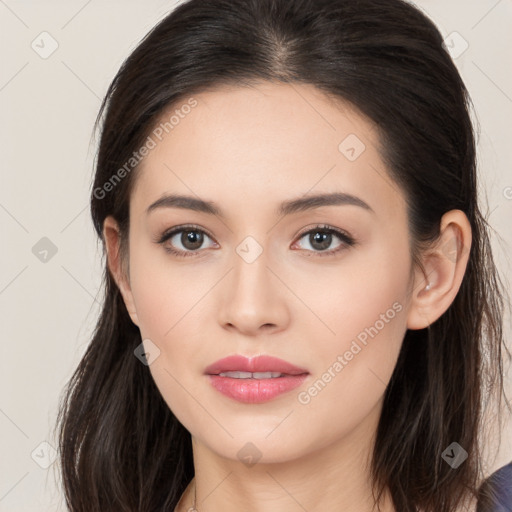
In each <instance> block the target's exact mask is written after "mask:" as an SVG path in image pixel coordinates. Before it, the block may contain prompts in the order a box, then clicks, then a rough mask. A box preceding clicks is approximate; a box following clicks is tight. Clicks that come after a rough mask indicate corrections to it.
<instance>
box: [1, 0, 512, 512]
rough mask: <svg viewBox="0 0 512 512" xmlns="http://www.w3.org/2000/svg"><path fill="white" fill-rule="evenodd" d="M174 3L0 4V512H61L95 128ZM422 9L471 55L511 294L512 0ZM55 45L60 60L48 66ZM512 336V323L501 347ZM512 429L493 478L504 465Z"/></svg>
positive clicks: (90, 263) (84, 324)
mask: <svg viewBox="0 0 512 512" xmlns="http://www.w3.org/2000/svg"><path fill="white" fill-rule="evenodd" d="M174 4H175V3H174V2H170V1H162V0H151V1H145V2H142V1H139V2H135V1H126V0H125V1H123V2H121V1H105V0H104V1H99V0H89V1H86V0H72V1H70V0H67V1H64V0H61V1H41V0H39V1H35V0H33V1H14V0H0V34H1V36H0V37H1V46H0V51H1V54H2V66H1V68H0V112H1V121H2V122H1V130H2V131H1V136H0V141H1V188H0V226H1V240H2V251H1V258H2V259H1V262H0V311H1V314H2V317H1V321H0V325H1V329H2V332H1V339H2V352H3V357H2V358H1V363H0V364H1V371H0V384H1V385H0V432H1V436H0V449H1V452H0V453H1V455H0V511H8V512H21V511H23V512H32V511H34V512H35V511H37V512H41V511H50V510H51V511H55V510H64V506H63V505H62V503H61V501H62V498H61V493H60V490H59V489H58V487H56V486H55V482H54V478H55V474H56V470H57V464H56V463H53V464H52V460H53V457H52V454H53V452H52V448H51V446H56V443H55V440H54V439H52V438H51V436H50V433H51V429H52V427H53V425H54V422H55V414H56V407H57V402H58V398H59V396H60V393H61V392H62V389H63V386H64V385H65V383H66V381H67V380H68V379H69V377H70V376H71V373H72V371H73V370H74V368H75V367H76V365H77V363H78V361H79V360H80V357H81V355H82V354H83V352H84V351H85V348H86V346H87V343H88V340H89V336H90V333H91V330H92V328H93V326H94V322H95V318H96V315H97V313H98V301H97V299H96V296H97V293H98V287H99V283H100V275H101V258H100V252H99V251H98V248H97V244H96V239H95V236H94V233H93V229H92V224H91V221H90V218H89V212H88V196H89V188H90V181H91V176H92V168H93V157H94V152H95V148H96V146H95V141H94V139H93V138H92V137H91V135H92V126H93V122H94V119H95V116H96V113H97V111H98V108H99V105H100V99H101V98H102V97H103V95H104V93H105V92H106V89H107V86H108V84H109V82H110V81H111V79H112V78H113V77H114V75H115V73H116V71H117V70H118V68H119V66H120V65H121V63H122V61H123V60H124V59H125V58H126V57H127V56H128V54H129V53H130V51H131V50H132V49H133V48H134V47H135V46H136V44H137V42H138V41H139V40H140V39H141V38H142V37H143V36H144V35H145V34H146V32H147V31H148V30H149V29H150V28H151V27H152V26H154V24H155V23H156V22H157V21H158V20H160V19H161V18H162V17H163V16H164V15H165V14H166V13H167V12H168V11H169V10H170V9H171V8H172V7H173V5H174ZM417 5H419V6H420V7H421V8H422V9H423V10H425V11H426V12H427V14H429V15H430V16H431V17H432V18H433V19H434V21H435V22H436V23H437V25H438V27H439V28H440V30H441V32H442V33H443V35H444V36H448V35H449V34H452V32H454V31H456V32H457V33H458V34H460V37H459V36H457V35H455V36H453V35H452V36H450V37H451V39H450V41H451V43H450V44H451V45H452V46H453V51H455V52H457V53H460V52H462V50H464V48H465V43H464V41H466V42H467V44H468V47H467V49H466V50H465V51H464V52H463V53H461V54H460V55H459V56H457V58H456V59H455V62H456V64H457V66H458V68H459V70H460V72H461V74H462V76H463V78H464V80H465V82H466V84H467V86H468V88H469V90H470V93H471V95H472V97H473V101H474V103H475V107H476V110H477V113H478V118H479V120H480V123H481V129H482V131H481V136H480V139H479V155H480V168H481V183H482V186H483V187H484V188H485V191H486V192H485V194H486V195H487V198H488V212H489V221H490V223H491V224H492V226H493V227H494V229H495V230H496V232H497V233H498V234H499V235H500V237H501V238H502V242H500V241H499V240H498V238H496V237H495V238H494V240H493V244H494V247H495V251H496V258H497V261H498V264H499V266H500V268H501V270H502V272H503V274H504V276H505V279H506V280H507V281H506V282H507V283H510V276H511V270H510V262H509V260H508V259H507V258H508V256H507V255H508V254H510V246H511V243H512V229H511V224H510V219H511V218H512V172H511V166H510V164H511V160H512V158H511V157H512V144H511V143H510V134H511V132H512V122H511V119H512V73H511V67H510V50H511V48H512V32H511V31H510V30H509V28H510V26H511V24H512V1H511V0H500V1H498V0H478V1H468V0H458V1H453V0H450V1H446V0H421V1H419V2H417ZM44 31H46V32H48V33H49V34H50V35H42V36H41V35H40V34H41V33H42V32H44ZM461 38H462V39H461ZM42 40H43V41H42ZM33 41H34V43H33V44H34V46H35V49H37V52H39V53H37V52H36V50H35V49H33V48H32V46H31V45H32V42H33ZM54 41H56V43H55V42H54ZM52 44H58V48H57V49H56V50H55V52H54V53H53V54H51V55H50V56H47V58H42V57H41V56H40V54H41V53H43V52H44V51H46V52H49V51H50V50H51V49H52V46H51V45H52ZM43 237H47V238H48V239H49V240H50V241H51V244H53V246H54V250H55V249H56V250H57V252H56V253H55V254H52V252H51V248H49V247H50V246H49V245H48V241H43V242H40V239H41V238H43ZM38 243H39V244H42V245H36V244H38ZM45 244H47V245H45ZM34 246H36V249H38V250H34V252H36V254H38V256H39V258H41V257H44V254H45V253H44V252H41V251H44V250H49V252H48V253H47V254H46V258H47V261H46V262H43V261H40V259H39V258H38V257H36V254H34V253H33V247H34ZM38 251H39V252H38ZM510 332H511V331H510V320H509V319H508V323H507V334H508V339H510ZM509 393H511V391H509ZM508 427H510V424H509V425H508ZM511 430H512V429H510V430H508V432H507V433H506V435H505V442H504V444H503V445H502V448H501V451H500V455H499V458H498V460H496V461H495V463H494V464H493V467H499V466H501V465H503V464H505V463H506V462H508V461H510V460H512V433H511ZM41 443H43V444H41ZM45 443H49V445H51V446H49V445H48V444H45ZM41 464H42V465H43V466H44V465H49V467H48V469H45V468H44V467H41Z"/></svg>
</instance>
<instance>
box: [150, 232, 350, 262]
mask: <svg viewBox="0 0 512 512" xmlns="http://www.w3.org/2000/svg"><path fill="white" fill-rule="evenodd" d="M187 231H194V232H197V233H202V234H204V235H207V236H208V237H209V238H211V239H212V240H213V237H212V236H211V235H210V234H209V233H208V232H207V231H205V230H204V229H202V228H200V227H199V226H196V225H194V224H187V225H184V226H178V227H175V228H171V229H170V230H167V231H164V233H162V235H161V236H160V237H159V238H158V239H157V240H155V242H156V243H158V244H161V245H163V244H164V243H165V242H166V241H167V240H169V239H170V238H172V237H173V236H174V235H176V234H177V233H181V232H187ZM312 232H313V233H316V232H323V233H328V234H334V235H336V236H337V237H338V238H339V239H340V240H341V242H342V243H343V245H341V246H339V247H338V248H336V249H332V250H330V251H309V250H306V252H313V253H314V255H315V256H332V255H334V254H336V253H338V252H340V251H342V250H344V248H346V247H353V246H354V245H355V244H356V241H355V240H354V239H353V238H352V237H351V236H350V235H348V234H347V233H345V232H344V231H341V230H339V229H337V228H334V227H332V226H329V225H328V224H320V225H318V226H315V227H313V228H310V229H308V230H307V231H304V232H302V233H300V234H299V235H298V239H297V240H300V239H301V238H303V237H304V235H308V234H310V233H312ZM164 250H165V251H166V252H167V253H169V254H172V255H173V256H177V257H179V258H188V257H190V256H196V255H197V254H198V253H199V251H181V250H176V249H173V248H172V247H169V246H165V245H164ZM310 256H311V255H308V256H307V257H310Z"/></svg>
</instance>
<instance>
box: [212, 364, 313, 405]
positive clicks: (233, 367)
mask: <svg viewBox="0 0 512 512" xmlns="http://www.w3.org/2000/svg"><path fill="white" fill-rule="evenodd" d="M205 375H207V376H208V378H209V381H210V383H211V385H212V386H213V388H214V389H216V390H217V391H219V392H220V393H222V394H223V395H225V396H227V397H229V398H231V399H233V400H236V401H238V402H243V403H250V404H255V403H262V402H267V401H269V400H272V399H273V398H275V397H277V396H278V395H281V394H283V393H286V392H288V391H291V390H292V389H294V388H296V387H298V386H300V385H301V384H302V383H303V382H304V380H305V379H306V378H307V377H308V375H309V372H308V371H307V370H306V369H304V368H300V367H298V366H295V365H293V364H291V363H289V362H287V361H284V360H283V359H279V358H276V357H271V356H261V355H260V356H257V357H254V358H247V357H244V356H240V355H235V356H230V357H226V358H224V359H220V360H219V361H217V362H215V363H213V364H212V365H210V366H208V367H207V368H206V370H205Z"/></svg>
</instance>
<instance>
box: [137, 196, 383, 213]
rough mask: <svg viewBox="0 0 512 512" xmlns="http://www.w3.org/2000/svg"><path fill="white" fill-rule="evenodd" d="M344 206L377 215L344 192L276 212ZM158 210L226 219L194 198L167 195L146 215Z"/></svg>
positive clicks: (310, 198) (214, 207)
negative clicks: (197, 213) (181, 210)
mask: <svg viewBox="0 0 512 512" xmlns="http://www.w3.org/2000/svg"><path fill="white" fill-rule="evenodd" d="M342 205H352V206H358V207H360V208H363V209H364V210H367V211H369V212H371V213H375V212H374V210H373V209H372V208H371V207H370V205H368V204H367V203H365V202H364V201H363V200H362V199H360V198H359V197H357V196H354V195H352V194H346V193H343V192H333V193H329V194H316V195H309V196H302V197H299V198H297V199H290V200H287V201H283V202H282V203H281V204H280V205H279V207H278V209H277V210H276V214H277V215H278V216H285V215H290V214H292V213H297V212H304V211H308V210H313V209H315V208H320V207H322V206H342ZM157 208H183V209H186V210H193V211H196V212H202V213H207V214H209V215H216V216H219V217H223V218H224V214H223V213H222V210H221V209H220V208H219V207H218V206H217V205H216V204H215V203H214V202H212V201H205V200H203V199H199V198H197V197H193V196H184V195H179V194H166V195H164V196H162V197H161V198H160V199H157V200H156V201H155V202H154V203H152V204H151V205H149V206H148V208H147V210H146V214H149V213H150V212H152V211H153V210H156V209H157Z"/></svg>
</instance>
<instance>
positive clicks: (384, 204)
mask: <svg viewBox="0 0 512 512" xmlns="http://www.w3.org/2000/svg"><path fill="white" fill-rule="evenodd" d="M194 98H195V99H196V100H197V102H198V104H197V106H196V107H195V108H194V109H192V111H191V112H190V113H189V114H187V115H186V116H184V117H183V118H182V119H180V121H179V124H177V125H176V126H175V127H174V129H173V130H172V131H170V132H169V134H168V135H167V136H166V137H165V138H163V140H162V141H161V142H159V143H158V144H157V146H156V147H155V148H154V149H152V150H151V151H150V153H149V154H148V155H147V156H146V157H145V158H144V160H143V162H142V164H141V167H140V169H139V170H138V172H139V173H140V174H139V175H138V176H137V181H136V184H135V187H134V189H133V191H132V195H131V199H130V219H131V222H130V228H129V253H128V255H127V257H128V260H129V271H128V270H125V269H126V268H127V265H126V263H128V262H127V261H126V260H123V259H122V258H121V257H120V251H119V240H120V236H119V230H118V226H117V223H116V221H115V220H114V219H113V218H112V217H108V218H107V219H106V220H105V224H104V237H105V241H106V246H107V253H108V264H109V268H110V270H111V272H112V275H113V276H114V278H115V279H116V282H117V284H118V286H119V287H120V290H121V292H122V294H123V298H124V301H125V304H126V307H127V309H128V311H129V314H130V316H131V318H132V320H133V322H134V323H135V324H136V325H137V326H139V328H140V331H141V338H142V339H143V340H147V339H149V340H151V342H152V343H153V344H154V345H156V346H157V347H158V348H159V350H160V355H159V356H158V357H157V358H156V359H155V360H154V361H153V362H152V363H151V365H150V366H149V370H150V372H151V375H152V376H153V378H154V380H155V383H156V385H157V386H158V389H159V390H160V392H161V394H162V396H163V398H164V400H165V401H166V403H167V404H168V405H169V407H170V409H171V410H172V411H173V413H174V414H175V415H176V417H177V418H178V419H179V420H180V422H181V423H182V424H183V425H184V426H185V427H186V428H187V430H189V432H190V433H191V435H192V442H193V453H194V465H195V475H196V476H195V478H194V480H193V481H192V482H191V485H189V487H188V488H187V490H186V491H185V493H184V495H183V496H182V500H181V502H180V504H179V505H178V506H177V508H176V511H178V512H183V511H187V510H188V509H189V507H191V506H192V500H193V490H194V483H195V484H196V485H197V496H198V503H197V508H198V510H199V511H200V512H214V511H220V510H222V511H225V512H231V511H235V510H236V511H238V510H246V511H250V512H263V511H265V512H277V511H279V512H297V511H301V510H308V511H320V510H343V511H344V512H355V511H357V512H365V511H368V512H369V511H370V510H372V500H371V488H370V480H369V476H368V461H369V454H370V453H371V448H372V445H373V439H374V435H375V431H376V428H377V424H378V420H379V416H380V414H381V409H382V400H383V394H384V391H385V387H386V385H387V383H388V382H389V379H390V377H391V374H392V372H393V369H394V367H395V365H396V361H397V357H398V354H399V350H400V347H401V344H402V341H403V337H404V335H405V332H406V330H407V329H421V328H424V327H426V326H427V325H428V324H429V323H432V322H434V321H435V320H436V319H437V318H439V317H440V316H441V315H442V314H443V313H444V312H445V311H446V309H447V308H448V307H449V305H450V304H451V303H452V301H453V299H454V298H455V295H456V294H457V291H458V290H459V287H460V284H461V281H462V278H463V275H464V271H465V268H466V265H467V260H468V254H469V250H468V249H469V247H470V244H471V228H470V225H469V222H468V220H467V218H466V216H465V215H464V213H463V212H461V211H459V210H452V211H450V212H448V213H446V214H445V215H444V216H443V218H442V220H441V225H440V227H441V236H440V238H439V240H438V242H437V243H436V244H434V245H432V246H431V247H429V248H428V249H426V250H425V251H424V253H423V257H422V262H423V265H424V268H425V272H423V270H421V269H419V268H416V267H413V264H412V260H411V254H410V249H409V234H408V230H407V213H406V205H405V199H404V195H403V192H402V191H401V190H400V189H399V188H398V186H397V185H396V184H395V183H393V182H392V181H391V179H390V178H389V175H388V174H387V171H386V168H385V166H384V164H383V162H382V160H381V158H380V155H379V152H378V147H379V142H378V138H377V132H376V129H375V126H374V125H373V123H372V122H371V121H370V120H368V119H367V118H365V117H363V116H361V115H360V114H359V113H358V112H357V111H356V110H354V109H352V108H351V107H350V106H349V105H348V104H346V103H343V102H342V101H340V100H337V101H334V100H333V99H331V98H328V97H327V96H325V95H324V94H322V93H321V92H320V91H319V90H317V89H315V88H314V87H313V86H310V85H304V84H301V85H299V84H294V85H285V84H275V83H260V84H258V85H255V86H252V87H229V88H228V87H227V86H223V87H221V88H217V89H214V90H210V91H207V92H203V93H201V94H198V95H195V96H194ZM185 101H186V100H185ZM185 101H184V102H183V103H185ZM178 107H179V105H178ZM174 108H176V106H173V109H174ZM164 117H165V116H164ZM167 118H168V116H167ZM349 134H356V135H357V137H358V138H359V139H360V140H361V141H363V143H364V144H365V147H366V149H365V150H364V151H363V152H362V153H361V154H360V155H359V157H358V158H357V159H355V160H354V161H350V160H349V159H348V158H347V157H346V156H345V154H343V153H342V152H340V150H339V149H338V146H339V144H340V142H342V141H343V140H344V139H345V138H346V137H347V136H348V135H349ZM333 191H341V192H346V193H350V194H353V195H355V196H357V197H359V198H361V199H362V200H363V201H365V202H366V203H367V204H368V205H369V206H370V207H371V208H372V210H373V212H372V211H368V210H366V209H363V208H361V207H358V206H355V205H337V206H332V205H331V206H322V207H319V208H316V209H313V210H309V211H305V212H296V213H292V214H290V215H287V216H285V217H282V216H281V217H279V216H278V215H276V212H275V211H276V209H277V206H278V205H279V204H280V203H281V202H282V201H285V200H289V199H292V198H297V197H301V196H303V195H304V194H307V195H311V194H316V193H320V192H327V193H330V192H333ZM165 193H180V194H187V195H193V196H194V197H199V198H202V199H206V200H210V201H213V202H214V203H216V204H217V205H218V206H219V207H220V208H221V209H222V212H223V214H224V216H223V217H221V216H218V215H209V214H206V213H203V212H196V211H191V210H186V209H180V208H176V207H174V208H158V209H155V210H153V211H152V212H151V213H149V214H146V209H147V208H148V206H149V205H150V204H151V203H153V202H154V201H156V200H157V199H159V198H160V197H161V196H162V195H163V194H165ZM188 223H192V224H197V225H198V226H199V227H200V228H202V229H204V230H205V231H206V232H207V233H209V234H211V235H212V236H211V237H209V236H207V235H205V237H204V242H203V245H202V246H200V248H199V249H196V252H197V254H195V255H192V256H190V257H186V258H179V257H177V256H173V255H171V254H168V253H167V252H166V251H165V250H164V247H163V246H162V245H161V244H158V243H155V242H154V239H155V238H156V237H158V236H159V235H161V233H162V232H163V231H165V230H166V229H169V228H172V227H174V226H180V225H182V224H188ZM322 223H325V224H329V225H330V226H332V227H334V228H337V229H339V230H342V231H345V232H347V233H348V234H350V236H352V237H353V238H354V239H355V240H356V242H357V243H356V245H354V246H344V244H343V242H342V241H341V240H339V239H338V238H337V237H336V236H335V235H333V238H332V242H331V245H329V246H328V247H327V250H330V249H336V248H338V247H340V246H341V250H340V251H339V252H338V253H336V254H333V255H328V256H323V255H322V254H321V251H322V250H321V248H318V245H313V244H312V242H311V239H310V237H309V236H308V235H306V236H304V233H307V232H308V230H309V229H314V228H315V227H316V226H317V224H322ZM320 231H321V230H320ZM247 236H251V237H253V239H254V240H256V241H257V243H258V244H259V245H260V247H261V248H262V249H263V252H262V253H261V254H260V255H259V257H258V258H257V259H256V260H255V261H253V262H252V263H248V262H247V261H245V260H244V259H243V258H242V257H240V256H239V254H238V253H237V252H236V249H237V247H238V246H239V244H240V243H241V242H242V241H243V240H244V239H245V238H246V237H247ZM180 240H182V239H181V234H179V235H178V236H174V237H173V238H172V241H171V240H168V241H167V242H166V244H167V245H171V244H174V247H175V248H176V249H178V250H182V251H187V250H188V251H189V252H190V251H191V250H192V251H193V248H192V249H190V248H189V247H190V245H188V246H184V245H182V243H181V242H180ZM447 244H451V247H452V249H453V252H451V253H450V254H449V255H447V251H446V247H447ZM308 256H309V257H308ZM427 280H428V282H430V284H431V287H430V289H429V290H426V289H425V286H426V285H427ZM394 303H398V304H399V305H400V306H401V308H400V311H399V312H396V311H395V313H396V314H395V315H394V317H393V318H392V320H389V321H388V322H386V323H385V324H384V327H383V328H381V329H380V330H379V331H378V334H377V335H375V336H374V337H373V338H369V339H368V343H367V345H366V346H364V347H363V348H362V350H361V351H360V352H358V353H357V355H355V356H354V357H353V358H352V359H351V360H350V361H348V364H347V365H346V366H344V367H343V369H342V370H341V371H339V372H338V373H336V372H334V374H335V377H333V378H332V379H331V380H330V382H329V383H327V384H326V385H325V387H323V389H321V391H320V392H318V393H317V394H316V396H312V397H311V396H310V401H309V402H308V403H306V404H305V403H300V402H299V400H298V395H299V393H300V392H304V391H307V390H308V389H309V388H310V387H311V386H312V384H313V383H314V382H315V381H318V379H320V378H322V375H323V374H324V373H325V372H326V371H328V369H329V368H330V367H331V375H332V366H333V363H334V362H335V361H336V359H337V357H338V355H343V354H344V353H345V352H346V351H347V350H349V349H350V347H351V343H352V341H353V340H354V339H356V337H357V335H358V334H360V333H361V332H363V331H364V330H365V328H368V327H370V326H374V325H375V324H376V321H377V320H378V319H379V318H381V317H380V315H381V314H384V313H385V312H386V311H387V310H389V309H390V308H392V305H393V304H394ZM145 343H147V342H145ZM232 354H243V355H246V356H248V357H250V356H254V355H257V354H270V355H273V356H276V357H280V358H282V359H285V360H287V361H290V362H291V363H293V364H295V365H297V366H300V367H302V368H306V369H307V370H308V371H309V373H310V375H309V376H308V378H307V380H306V382H304V383H303V384H302V385H301V386H300V387H299V388H297V389H295V390H293V391H291V392H288V393H285V394H282V395H280V396H278V397H277V398H274V399H273V400H271V401H269V402H266V403H262V404H243V403H239V402H236V401H234V400H232V399H230V398H228V397H225V396H224V395H222V394H220V393H219V392H217V391H216V390H215V389H214V388H213V387H211V386H210V384H209V382H208V379H207V377H205V376H204V375H203V372H204V369H205V368H206V366H208V365H209V364H211V363H213V362H214V361H216V360H218V359H220V358H222V357H225V356H228V355H232ZM249 442H250V443H252V444H253V445H255V446H256V447H257V449H258V450H259V452H260V454H261V458H260V459H259V460H258V461H257V463H256V464H255V465H252V466H251V467H249V466H248V465H246V464H245V463H244V462H243V461H241V460H240V458H239V457H238V455H237V453H238V452H239V450H240V449H241V448H242V447H244V445H246V443H249ZM381 510H382V511H383V512H392V511H394V510H395V509H394V507H393V505H392V503H391V501H390V499H389V495H387V496H386V497H385V500H384V501H383V502H382V503H381Z"/></svg>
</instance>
